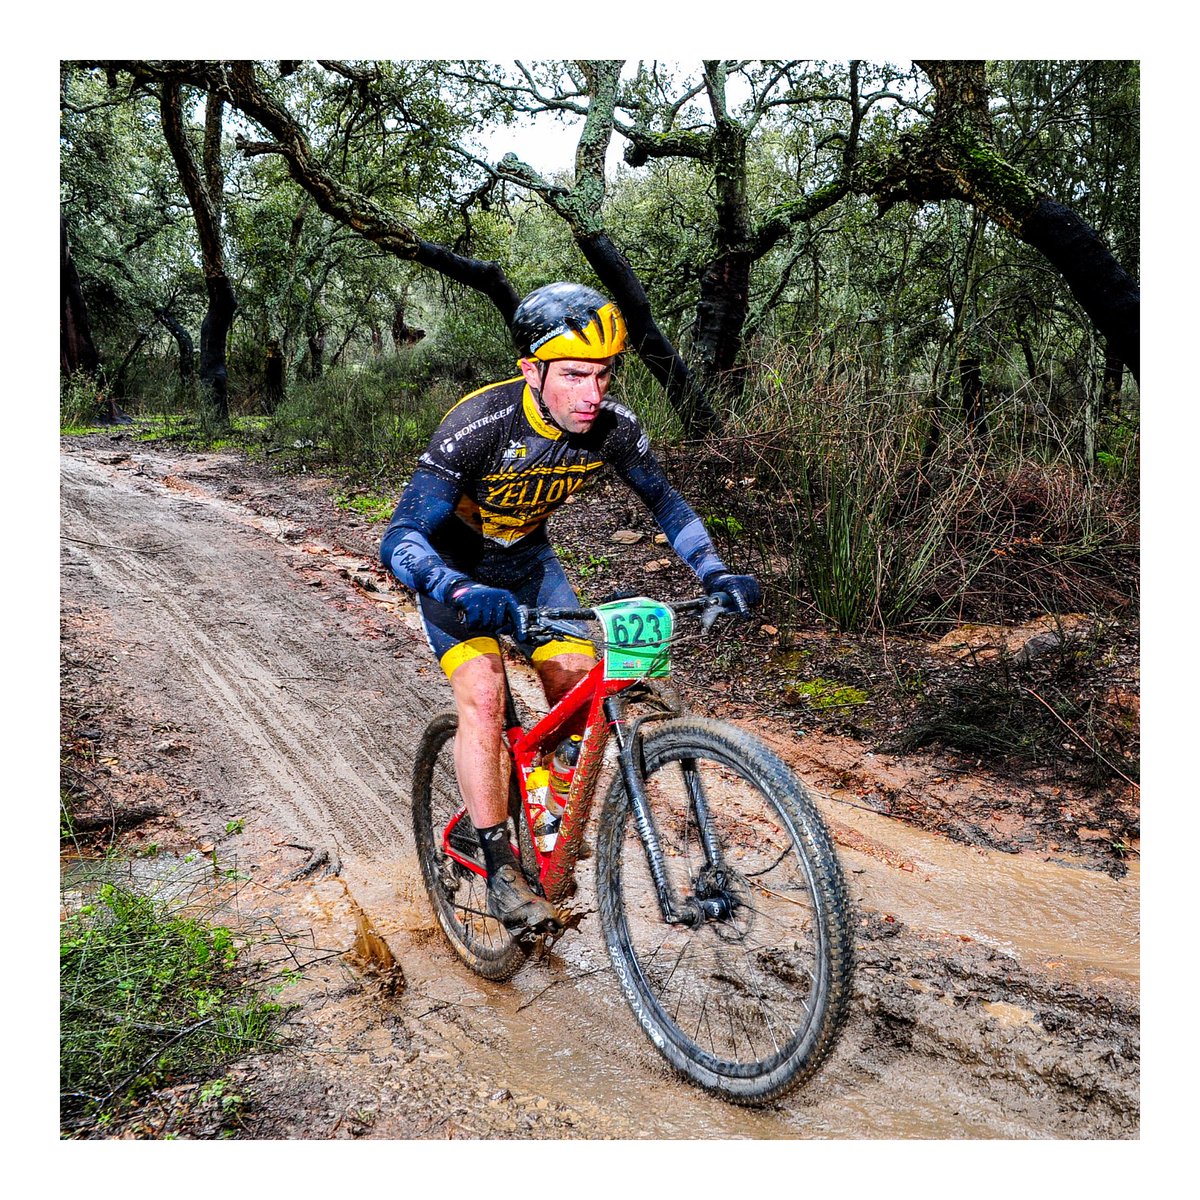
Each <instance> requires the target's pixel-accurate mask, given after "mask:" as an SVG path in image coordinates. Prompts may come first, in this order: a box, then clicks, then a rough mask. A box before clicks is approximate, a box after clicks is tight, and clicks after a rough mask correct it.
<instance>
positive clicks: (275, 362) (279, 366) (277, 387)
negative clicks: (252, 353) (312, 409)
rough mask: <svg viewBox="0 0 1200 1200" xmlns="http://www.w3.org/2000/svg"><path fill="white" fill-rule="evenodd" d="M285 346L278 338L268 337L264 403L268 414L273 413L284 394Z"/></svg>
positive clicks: (264, 374)
mask: <svg viewBox="0 0 1200 1200" xmlns="http://www.w3.org/2000/svg"><path fill="white" fill-rule="evenodd" d="M283 363H284V359H283V348H282V347H281V346H280V344H279V339H278V338H268V339H267V360H266V365H265V368H264V371H263V403H264V405H265V407H266V410H267V414H268V415H270V414H271V413H273V412H274V411H275V410H276V409H277V408H278V407H279V405H280V402H281V401H282V400H283V396H284V374H285V372H284V369H283Z"/></svg>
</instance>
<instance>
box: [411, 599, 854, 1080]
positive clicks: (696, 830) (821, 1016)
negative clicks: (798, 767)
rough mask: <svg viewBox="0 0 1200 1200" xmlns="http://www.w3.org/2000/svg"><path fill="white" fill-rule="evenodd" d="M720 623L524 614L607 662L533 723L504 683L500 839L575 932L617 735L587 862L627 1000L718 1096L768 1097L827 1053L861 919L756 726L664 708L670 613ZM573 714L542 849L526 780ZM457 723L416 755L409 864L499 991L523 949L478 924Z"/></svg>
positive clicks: (449, 928) (810, 811)
mask: <svg viewBox="0 0 1200 1200" xmlns="http://www.w3.org/2000/svg"><path fill="white" fill-rule="evenodd" d="M724 611H728V610H727V609H726V607H725V603H724V602H723V600H722V597H721V596H720V595H717V596H705V597H701V598H697V599H693V600H687V601H683V602H679V603H674V602H673V603H670V604H667V603H662V602H659V601H655V600H651V599H647V598H646V597H632V598H631V597H622V598H620V599H617V600H613V601H610V602H609V603H603V604H599V605H597V606H596V607H594V608H580V609H566V608H522V609H521V610H520V620H521V621H522V623H523V624H524V627H525V636H527V637H535V638H536V637H543V636H545V637H549V636H551V635H554V634H558V635H564V634H567V635H570V636H577V635H578V634H577V628H576V629H572V628H571V627H570V626H564V624H563V622H567V621H588V622H597V623H598V624H599V625H600V627H601V637H600V638H599V639H597V646H598V648H599V649H600V650H601V651H602V653H601V656H600V658H599V660H598V661H597V663H596V665H595V667H593V668H592V670H591V671H590V672H589V673H588V675H587V676H586V677H585V678H584V679H582V680H581V681H580V682H579V683H578V684H576V685H575V687H574V688H573V689H572V690H571V691H570V692H568V693H567V695H566V696H564V697H563V698H562V699H561V700H560V701H559V703H558V704H557V705H555V706H554V708H552V709H551V711H550V712H549V713H548V714H547V715H546V716H544V717H542V718H541V719H540V720H537V721H536V722H533V723H532V727H531V728H528V729H526V728H524V727H523V725H522V723H521V722H520V720H519V719H518V716H517V712H516V706H515V704H514V701H513V697H512V692H511V689H508V692H507V718H506V727H507V747H508V751H509V754H510V757H511V763H512V770H511V775H510V787H509V796H510V799H509V809H510V812H509V820H510V821H511V832H510V837H512V839H513V849H514V852H515V854H516V855H517V858H518V860H519V862H520V864H521V869H522V871H523V872H524V873H525V876H526V878H527V879H528V880H529V882H530V885H531V886H532V887H534V888H535V889H536V890H538V891H539V892H541V893H542V894H543V895H545V896H546V897H547V898H548V899H549V900H550V902H551V903H552V904H553V905H555V907H556V908H557V909H559V910H560V916H562V922H563V925H564V926H565V927H566V928H570V927H576V926H577V925H578V921H579V919H581V918H580V915H579V914H575V915H574V916H571V915H563V914H562V906H563V905H564V904H565V902H566V901H567V900H568V899H569V898H570V897H571V896H572V895H573V894H574V892H575V890H576V887H575V866H576V863H577V861H578V859H579V857H580V850H581V847H582V846H583V845H584V831H585V828H586V826H587V822H588V818H589V815H590V812H591V809H592V803H593V799H594V796H595V792H596V787H597V783H598V782H599V780H600V777H601V767H602V764H603V762H604V759H605V748H606V746H607V745H608V744H609V741H610V738H611V739H612V740H613V741H614V742H615V748H616V754H615V758H616V770H615V772H614V773H613V775H612V778H611V782H610V783H609V786H608V789H607V794H606V795H605V797H604V800H603V803H602V804H601V806H600V816H599V824H598V830H597V833H596V846H595V867H596V889H597V901H598V903H597V911H598V912H599V915H600V924H601V927H602V930H603V934H604V940H605V943H606V946H607V949H608V954H609V957H610V959H611V961H612V965H613V969H614V970H615V972H616V976H617V979H618V981H619V983H620V986H621V990H622V992H623V993H624V996H625V999H626V1001H627V1002H628V1004H629V1006H630V1008H631V1009H632V1010H633V1013H634V1016H635V1017H636V1018H637V1021H638V1024H639V1025H640V1026H641V1028H642V1030H643V1031H644V1032H645V1034H646V1036H647V1037H648V1038H649V1039H650V1041H651V1042H652V1043H653V1044H654V1046H655V1047H656V1048H657V1049H658V1050H659V1051H660V1052H661V1054H662V1055H663V1056H664V1057H665V1058H666V1059H667V1060H668V1062H670V1063H671V1064H672V1065H673V1066H674V1067H676V1068H677V1069H678V1070H680V1071H682V1072H683V1073H684V1074H685V1075H687V1076H688V1077H689V1078H690V1079H692V1080H693V1081H695V1082H696V1083H698V1084H700V1085H701V1086H702V1087H705V1088H707V1089H709V1090H711V1091H714V1092H717V1093H719V1094H720V1095H722V1096H723V1097H725V1098H726V1099H729V1100H732V1101H734V1102H736V1103H740V1104H760V1103H765V1102H766V1101H769V1100H772V1099H775V1098H777V1097H779V1096H781V1095H783V1094H784V1093H785V1092H788V1091H790V1090H791V1089H792V1088H794V1087H796V1086H798V1085H799V1084H801V1083H803V1082H805V1081H806V1080H808V1079H809V1078H811V1076H812V1075H813V1074H814V1073H815V1071H816V1070H817V1069H818V1067H819V1066H820V1065H821V1063H822V1062H823V1060H824V1059H825V1058H826V1056H827V1055H828V1054H829V1052H830V1050H831V1049H832V1047H833V1045H834V1043H835V1041H836V1039H837V1035H838V1033H839V1031H840V1028H841V1025H842V1022H843V1020H844V1018H845V1016H846V1012H847V1006H848V1003H849V998H850V990H851V982H852V975H853V942H852V932H853V927H852V921H851V916H850V905H849V900H848V898H847V893H846V885H845V881H844V879H843V876H842V871H841V867H840V865H839V863H838V859H837V855H836V853H835V851H834V848H833V842H832V839H831V838H830V836H829V833H828V832H827V830H826V829H825V826H824V823H823V822H822V820H821V817H820V815H819V814H818V812H817V809H816V806H815V804H814V803H813V799H812V796H811V794H810V793H809V791H808V789H807V788H806V787H805V785H804V784H803V783H801V782H800V780H798V779H797V778H796V776H795V775H794V774H793V773H792V772H791V771H790V770H789V769H788V767H787V766H786V765H785V764H784V763H783V762H782V761H781V760H780V759H779V758H778V757H777V756H776V755H775V754H773V753H772V752H771V751H770V750H768V749H767V748H766V747H765V746H764V745H762V743H761V742H759V741H758V740H757V739H756V738H754V737H752V736H751V735H750V734H749V733H747V732H745V731H744V730H742V729H740V728H738V727H736V726H733V725H730V724H727V723H724V722H721V721H716V720H711V719H709V718H706V717H698V716H689V715H687V714H685V713H683V712H682V711H681V707H680V706H679V705H678V704H675V703H672V702H670V701H669V700H667V699H664V693H663V690H662V689H663V688H664V686H666V685H664V684H663V683H662V682H661V681H662V680H664V679H665V678H666V677H667V676H669V674H670V660H671V654H672V650H674V649H676V648H677V645H678V641H679V639H678V637H677V635H676V633H675V629H676V624H677V621H678V618H680V617H685V616H695V617H698V618H699V619H700V623H701V628H702V629H703V630H704V631H707V630H708V628H709V627H710V626H711V624H712V622H713V621H714V620H715V619H716V618H717V617H718V616H720V615H721V613H722V612H724ZM506 686H507V677H506ZM580 713H585V714H586V723H585V726H584V732H583V735H582V741H581V742H580V743H579V755H578V761H577V764H576V765H575V768H574V773H573V775H572V776H571V778H570V784H569V790H568V792H567V794H566V797H565V806H564V809H563V813H562V817H561V824H560V825H559V827H558V830H557V837H556V840H554V842H553V846H552V847H548V839H544V838H539V837H538V836H537V834H536V832H535V826H536V824H537V822H538V821H539V820H540V819H541V814H540V806H539V805H537V804H536V803H535V802H534V801H533V800H531V798H530V792H531V790H536V789H531V788H530V787H529V782H528V781H529V780H530V778H531V776H532V775H534V773H535V772H536V771H537V769H538V766H539V764H541V763H542V762H544V761H545V760H546V759H547V756H549V755H550V754H552V753H553V751H554V750H555V748H556V747H557V746H559V745H560V743H561V742H562V740H563V738H564V735H565V732H566V731H567V730H568V728H569V727H570V726H571V725H572V721H573V718H577V715H578V714H580ZM576 724H577V721H576ZM456 727H457V718H456V716H455V714H454V712H453V711H450V712H443V713H440V714H439V715H437V716H435V717H434V719H433V720H432V721H431V722H430V723H429V726H428V727H427V728H426V730H425V732H424V734H423V736H422V738H421V741H420V745H419V747H418V750H417V756H416V761H415V765H414V768H413V829H414V832H415V835H416V844H417V852H418V855H419V857H420V862H421V872H422V875H423V878H424V881H425V886H426V889H427V890H428V892H429V897H430V901H431V903H432V906H433V910H434V912H435V914H436V916H437V920H438V923H439V925H440V926H441V928H442V930H443V932H444V933H445V935H446V937H447V939H448V940H449V942H450V945H451V946H452V947H453V948H454V950H455V951H456V952H457V954H458V955H459V957H460V958H462V960H463V961H464V962H465V963H466V964H467V966H469V967H470V968H471V969H472V970H473V971H475V972H477V973H478V974H480V975H481V976H483V977H485V978H487V979H492V980H504V979H508V978H510V977H511V976H512V975H513V974H514V973H515V972H516V971H517V970H518V969H519V968H520V967H521V965H522V963H524V962H525V960H526V957H527V955H528V954H529V953H530V951H531V948H532V947H531V945H530V943H529V941H528V939H520V938H515V937H513V936H512V934H510V933H509V932H508V931H507V930H506V929H505V928H504V927H503V926H502V925H501V924H500V923H499V922H498V921H496V920H495V919H494V918H493V917H492V916H491V915H490V914H489V913H488V908H487V895H486V891H487V889H486V873H485V869H484V865H483V857H482V853H481V851H480V849H479V845H478V841H477V839H476V837H475V830H474V827H473V825H472V824H471V818H470V816H469V815H468V814H467V811H466V808H465V807H464V805H463V801H462V798H461V796H460V794H459V791H458V785H457V781H456V777H455V771H454V737H455V730H456ZM543 773H544V772H543ZM539 843H540V844H539ZM563 932H565V929H564V930H563V931H561V932H559V933H558V934H557V935H551V937H550V939H549V940H553V938H554V937H556V936H562V933H563ZM543 937H545V935H543Z"/></svg>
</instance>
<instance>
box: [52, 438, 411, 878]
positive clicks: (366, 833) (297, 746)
mask: <svg viewBox="0 0 1200 1200" xmlns="http://www.w3.org/2000/svg"><path fill="white" fill-rule="evenodd" d="M131 485H132V486H131ZM219 504H220V502H214V501H212V500H206V499H194V498H191V497H187V496H184V497H181V496H180V495H179V493H178V492H175V494H171V493H164V492H163V491H162V490H160V489H159V488H158V487H156V486H154V485H149V486H147V484H146V483H144V482H143V481H142V480H141V479H139V478H137V477H136V476H135V477H134V478H133V479H129V478H128V477H126V478H122V475H121V473H118V472H105V471H103V470H102V468H100V467H98V466H94V465H92V464H90V463H87V462H85V461H83V460H80V459H78V458H70V459H67V460H65V461H64V467H63V477H62V525H63V539H64V544H65V545H66V546H68V547H71V548H72V549H74V550H75V557H76V560H78V559H79V558H82V559H83V560H84V562H85V563H86V565H87V567H88V569H89V570H90V573H91V575H92V578H93V580H94V583H95V587H94V589H93V590H92V594H91V596H88V597H82V598H83V599H87V600H91V601H93V602H94V601H100V602H101V603H105V604H106V607H108V609H109V611H110V616H111V619H112V620H113V623H114V624H115V625H117V626H120V625H121V624H122V623H123V622H122V613H121V607H122V606H123V605H135V604H140V605H144V609H143V611H142V612H140V613H138V614H137V618H138V619H137V626H138V628H139V629H142V630H144V629H145V627H146V626H147V625H148V626H149V627H150V631H151V634H152V637H153V638H154V640H155V643H156V644H155V657H156V658H157V659H158V660H159V661H160V662H161V663H162V664H163V665H162V666H161V667H160V676H161V677H162V678H163V682H164V683H166V684H167V685H168V686H169V687H170V688H171V690H172V691H173V692H174V693H175V694H177V695H178V696H179V697H180V699H181V701H182V702H183V703H184V712H186V713H188V714H189V717H190V718H196V717H201V718H203V717H204V716H205V715H206V714H211V718H212V719H211V720H209V721H207V722H205V724H208V725H211V726H212V727H213V728H214V729H216V730H217V731H218V736H222V735H224V734H230V735H232V736H233V737H234V738H236V739H237V741H236V743H235V744H234V745H229V744H226V745H225V746H224V748H223V750H222V757H223V760H224V762H225V764H226V766H227V768H230V774H231V775H232V777H233V779H234V781H236V790H237V791H239V792H240V793H241V795H242V796H244V797H245V799H244V800H242V799H240V798H238V797H234V796H232V795H231V796H229V797H227V801H226V802H227V804H228V805H232V808H231V812H232V810H233V809H237V808H238V807H239V804H240V805H241V806H242V807H244V806H245V804H246V803H254V804H256V805H257V806H260V807H261V808H262V809H263V810H264V811H265V812H266V813H268V814H269V815H270V816H271V817H272V819H274V820H277V821H278V822H279V823H280V824H281V826H282V827H283V829H284V830H285V831H286V832H288V833H289V834H290V835H292V836H294V837H295V839H296V840H297V841H302V842H304V843H305V844H307V845H310V846H312V847H313V848H314V849H317V848H319V849H322V850H325V851H327V852H329V853H330V854H337V855H339V856H341V855H344V854H345V853H346V852H347V851H349V852H350V853H354V854H370V853H373V852H379V851H381V850H383V849H385V848H386V849H393V850H394V848H395V846H396V844H397V842H398V841H406V840H407V839H408V838H409V836H410V835H409V833H408V828H407V822H404V821H402V820H401V819H400V818H399V816H398V814H397V798H398V797H401V796H404V795H405V794H406V792H407V786H408V784H407V778H406V774H407V762H408V758H409V753H408V750H409V746H408V745H406V742H408V741H410V740H411V739H413V738H414V737H415V734H416V731H417V730H419V728H420V727H421V725H422V724H423V719H424V717H423V713H421V712H420V707H421V706H420V703H419V697H416V696H412V695H408V694H406V693H407V688H397V687H395V686H394V680H393V679H391V678H389V677H387V676H385V675H384V674H383V673H382V671H381V670H379V669H376V670H375V672H374V676H373V678H367V679H362V678H361V677H360V676H361V672H362V671H363V670H364V664H363V662H362V659H363V658H364V657H368V664H367V669H368V670H369V669H370V663H369V656H364V655H363V654H359V655H358V656H357V658H354V657H353V656H350V655H349V654H339V653H338V650H337V649H336V642H337V641H342V640H353V641H355V642H356V643H357V642H360V639H359V638H358V637H357V636H356V634H357V631H353V630H351V629H348V628H345V626H348V625H350V621H348V620H347V619H346V618H345V616H344V615H343V614H341V613H338V612H337V611H336V610H334V611H332V612H326V611H322V612H321V614H320V619H319V620H316V619H314V617H313V611H312V605H313V600H312V598H311V593H310V591H309V589H308V588H307V587H304V586H303V584H301V583H298V582H297V581H296V580H295V579H294V571H293V570H292V569H291V568H292V563H293V562H294V560H295V558H296V557H297V556H296V553H295V551H293V550H291V549H290V548H288V547H285V546H284V545H283V544H282V543H279V542H274V541H268V540H267V539H266V538H264V537H263V536H262V535H261V534H256V536H253V537H250V536H248V532H249V531H246V532H244V531H243V530H242V529H239V528H238V527H237V523H236V522H234V521H231V520H228V519H224V520H223V519H222V517H223V516H224V515H225V514H223V513H222V512H221V511H220V509H219V507H217V506H218V505H219ZM226 507H227V506H226ZM164 516H169V518H170V529H171V530H172V531H174V532H175V533H177V534H178V535H181V536H179V537H178V540H177V541H174V542H167V541H166V537H165V526H164V524H163V519H164ZM102 550H103V551H104V552H101V551H102ZM230 577H233V578H235V579H239V580H240V585H241V593H242V599H241V600H240V601H235V602H231V601H228V600H226V601H224V602H223V601H222V599H221V597H222V596H223V595H225V594H226V593H225V591H223V589H222V588H221V586H220V585H221V584H222V583H224V582H226V581H227V580H228V579H229V578H230ZM213 584H215V585H217V586H215V587H214V586H212V585H213ZM260 597H269V603H266V602H262V603H260ZM328 607H329V606H327V605H323V606H322V608H323V609H326V608H328ZM331 617H332V619H333V622H334V623H335V624H341V625H342V626H343V628H342V629H340V630H338V631H337V633H338V637H337V638H336V640H335V643H334V646H330V644H329V636H328V633H327V630H326V622H328V621H329V620H330V618H331ZM306 627H307V629H308V636H307V637H306V636H305V629H306ZM331 651H332V653H331ZM377 657H381V656H377ZM314 661H315V662H316V663H317V664H318V665H319V664H320V663H321V662H324V663H326V664H327V665H328V666H329V669H328V671H326V672H322V673H321V674H324V676H325V679H324V680H321V679H319V678H314V675H313V672H314ZM348 661H351V662H353V667H352V670H353V672H355V674H356V676H359V678H358V682H360V683H361V684H363V685H364V686H363V688H361V689H355V687H354V682H355V679H354V678H352V679H350V680H349V681H347V680H346V679H345V678H344V677H343V676H344V671H345V668H346V665H347V662H348ZM383 661H386V662H387V663H388V664H389V665H390V664H391V663H392V662H393V661H394V660H392V659H391V656H390V655H389V656H388V658H387V659H386V660H383ZM372 683H374V684H375V686H374V688H373V689H372V688H371V687H370V685H371V684H372ZM326 684H327V685H328V686H326ZM389 684H392V685H393V686H391V687H389V686H388V685H389ZM297 685H299V686H297ZM371 690H373V691H374V692H375V693H377V694H378V696H380V697H383V696H384V695H386V696H387V710H388V715H389V717H390V716H391V714H392V713H394V712H395V710H396V709H397V708H401V709H402V710H403V709H407V710H408V711H407V712H404V711H402V712H401V713H400V714H399V715H398V719H392V720H389V721H387V722H384V721H383V714H382V711H380V712H379V713H378V714H377V716H378V718H379V724H380V731H379V732H378V733H377V732H376V730H375V729H374V728H373V727H372V725H371V723H370V722H369V721H368V720H367V718H366V717H365V716H364V714H363V713H362V712H361V711H360V709H359V708H358V707H357V705H358V704H359V703H361V702H362V701H363V699H364V695H363V693H364V691H371ZM189 696H190V697H191V703H188V698H189ZM318 696H319V697H320V699H318V698H317V697H318ZM296 699H299V700H301V703H300V704H297V703H295V700H296ZM405 700H407V701H408V703H404V701H405ZM414 700H415V701H417V702H416V703H414V702H413V701H414ZM375 707H376V708H378V709H380V710H382V708H383V704H382V700H376V701H375ZM406 718H407V719H406ZM385 725H386V728H387V730H388V732H395V734H396V735H397V736H396V744H395V745H394V746H393V747H392V751H393V756H394V763H395V765H392V764H389V763H388V762H387V761H385V759H384V755H383V753H381V751H382V750H383V748H384V746H385V744H386V741H385V739H384V738H383V737H382V736H381V735H382V732H383V727H384V726H385ZM231 790H232V789H231Z"/></svg>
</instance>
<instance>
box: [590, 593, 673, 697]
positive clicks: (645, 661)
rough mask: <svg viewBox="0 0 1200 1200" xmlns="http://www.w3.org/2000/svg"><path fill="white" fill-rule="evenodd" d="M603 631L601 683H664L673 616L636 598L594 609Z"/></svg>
mask: <svg viewBox="0 0 1200 1200" xmlns="http://www.w3.org/2000/svg"><path fill="white" fill-rule="evenodd" d="M596 615H597V616H598V617H599V618H600V624H601V625H602V626H603V628H604V678H605V679H665V678H666V677H667V676H668V675H670V674H671V645H670V643H671V634H672V632H673V631H674V629H675V614H674V613H673V612H672V611H671V610H670V609H669V608H668V607H667V606H666V605H665V604H659V602H658V601H657V600H648V599H646V597H645V596H638V597H636V598H634V599H632V600H616V601H614V602H613V603H612V604H601V605H600V606H599V607H598V608H597V609H596Z"/></svg>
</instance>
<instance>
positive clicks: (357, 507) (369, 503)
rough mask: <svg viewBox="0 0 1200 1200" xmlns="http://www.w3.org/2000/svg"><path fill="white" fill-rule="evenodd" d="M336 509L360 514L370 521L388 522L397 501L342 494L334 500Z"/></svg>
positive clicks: (363, 495) (368, 494)
mask: <svg viewBox="0 0 1200 1200" xmlns="http://www.w3.org/2000/svg"><path fill="white" fill-rule="evenodd" d="M333 503H334V507H335V508H340V509H342V510H343V511H344V512H353V513H358V514H359V516H363V517H366V518H367V520H368V521H388V520H390V519H391V516H392V513H393V512H394V511H395V509H396V501H395V499H394V498H393V497H390V496H379V495H372V494H371V493H369V492H368V493H359V494H355V495H350V494H346V493H341V494H339V495H337V496H335V497H334V498H333Z"/></svg>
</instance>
